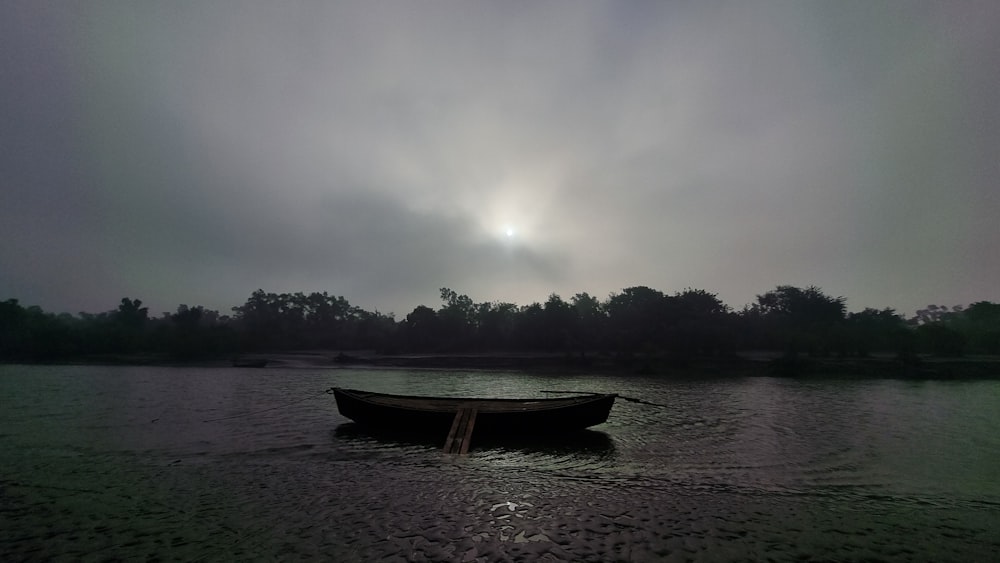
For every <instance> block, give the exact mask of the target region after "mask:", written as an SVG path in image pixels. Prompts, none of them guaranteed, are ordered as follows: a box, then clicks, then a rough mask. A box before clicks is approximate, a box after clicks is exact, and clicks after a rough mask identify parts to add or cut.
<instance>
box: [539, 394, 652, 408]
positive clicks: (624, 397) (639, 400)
mask: <svg viewBox="0 0 1000 563" xmlns="http://www.w3.org/2000/svg"><path fill="white" fill-rule="evenodd" d="M542 393H570V394H574V395H600V394H601V393H594V392H593V391H545V390H543V391H542ZM618 398H619V399H624V400H626V401H628V402H630V403H639V404H642V405H650V406H653V407H663V408H665V409H666V408H670V407H669V406H668V405H664V404H661V403H652V402H650V401H644V400H642V399H636V398H635V397H626V396H625V395H618Z"/></svg>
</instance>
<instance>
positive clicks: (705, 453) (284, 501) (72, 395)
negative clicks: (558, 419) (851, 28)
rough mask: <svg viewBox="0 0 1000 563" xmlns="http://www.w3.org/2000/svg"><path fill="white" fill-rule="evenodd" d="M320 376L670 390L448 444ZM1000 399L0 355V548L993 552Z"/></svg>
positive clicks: (634, 556) (877, 383)
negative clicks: (541, 432)
mask: <svg viewBox="0 0 1000 563" xmlns="http://www.w3.org/2000/svg"><path fill="white" fill-rule="evenodd" d="M331 386H344V387H358V388H364V389H371V390H375V391H386V392H403V393H409V394H435V395H452V396H484V397H485V396H538V392H539V391H540V390H545V389H571V390H585V391H609V392H617V393H620V394H622V395H626V396H631V397H641V398H643V399H645V400H647V401H651V402H656V403H662V404H665V405H668V406H669V408H659V407H653V406H649V405H642V404H636V403H631V402H626V401H622V400H619V401H618V402H617V403H616V404H615V407H614V409H613V410H612V413H611V417H610V419H609V421H608V422H607V423H606V424H603V425H601V426H598V427H596V428H595V429H594V431H593V432H591V433H589V434H588V435H586V436H585V437H584V438H583V439H582V440H578V441H574V442H572V443H561V442H559V441H552V440H550V441H547V442H546V441H543V442H529V443H516V444H503V443H479V444H476V443H474V444H473V451H472V452H471V453H470V454H469V455H467V456H446V455H444V454H442V453H441V452H440V447H441V445H442V444H441V443H443V437H441V439H440V440H430V441H426V442H420V441H418V442H406V441H392V440H387V439H384V438H376V437H373V436H370V435H368V434H366V433H365V432H364V431H363V429H360V428H358V427H357V426H355V425H352V424H349V422H348V421H347V420H346V419H344V418H343V417H341V416H340V415H339V414H338V413H337V411H336V406H335V404H334V401H333V397H332V396H331V395H327V394H324V393H323V390H325V389H326V388H328V387H331ZM998 411H1000V381H968V382H905V381H899V380H891V379H885V380H854V379H837V378H828V379H823V380H820V381H793V380H782V379H772V378H745V379H712V378H707V379H706V378H690V379H683V380H676V379H674V380H664V379H656V378H638V377H635V378H632V377H624V378H623V377H610V376H601V375H590V376H538V375H526V374H518V373H500V372H434V371H409V370H350V369H335V370H330V369H322V370H321V369H246V370H240V369H193V368H148V367H95V366H85V367H65V366H63V367H43V366H35V367H26V366H0V554H2V555H3V559H5V560H19V561H20V560H55V561H77V560H84V561H108V560H129V561H172V560H176V561H218V560H255V561H270V560H275V561H287V560H294V559H305V560H330V561H370V560H380V559H387V560H396V561H405V560H411V561H424V560H426V561H495V560H543V561H546V560H553V561H554V560H574V561H614V560H620V561H689V560H694V561H744V560H754V561H759V560H767V559H772V560H777V561H786V560H835V561H906V560H913V561H988V560H997V559H998V556H1000V421H998V419H997V413H998ZM437 442H441V443H437Z"/></svg>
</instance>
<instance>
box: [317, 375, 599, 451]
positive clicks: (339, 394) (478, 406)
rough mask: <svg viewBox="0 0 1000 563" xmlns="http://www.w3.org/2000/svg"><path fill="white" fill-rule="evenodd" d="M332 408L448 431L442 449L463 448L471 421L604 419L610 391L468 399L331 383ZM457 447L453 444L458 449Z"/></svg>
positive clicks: (483, 427)
mask: <svg viewBox="0 0 1000 563" xmlns="http://www.w3.org/2000/svg"><path fill="white" fill-rule="evenodd" d="M333 394H334V396H335V397H336V399H337V409H338V410H339V411H340V414H342V415H344V416H346V417H347V418H349V419H351V420H353V421H354V422H357V423H359V424H363V425H366V426H370V427H373V428H379V429H390V430H405V431H409V432H416V431H421V432H440V433H441V435H444V433H445V432H449V430H448V429H449V427H450V428H451V431H450V432H449V436H448V440H447V442H446V444H445V450H446V451H451V450H452V449H453V448H451V447H449V444H451V443H453V442H458V444H459V445H458V446H457V448H462V451H461V453H464V451H465V450H467V449H468V443H469V440H470V439H471V436H472V430H473V426H474V427H475V430H476V432H477V433H489V434H495V435H522V436H523V435H532V434H539V433H552V432H565V431H571V430H579V429H583V428H587V427H589V426H594V425H596V424H601V423H602V422H605V421H606V420H607V419H608V415H609V414H610V413H611V407H612V406H613V405H614V403H615V397H617V395H615V394H607V395H601V394H593V395H589V394H588V395H583V396H580V397H564V398H554V399H470V398H450V397H418V396H412V395H387V394H383V393H373V392H370V391H359V390H356V389H341V388H334V389H333ZM457 448H456V449H457Z"/></svg>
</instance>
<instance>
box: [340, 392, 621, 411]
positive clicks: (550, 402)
mask: <svg viewBox="0 0 1000 563" xmlns="http://www.w3.org/2000/svg"><path fill="white" fill-rule="evenodd" d="M334 390H335V391H336V392H339V393H342V394H344V395H346V396H348V397H350V398H351V399H353V400H356V401H360V402H363V403H366V404H370V405H374V406H378V407H382V408H391V409H401V410H408V411H414V412H425V413H453V412H456V411H457V410H458V409H462V408H475V409H477V410H479V412H481V413H483V414H504V413H511V414H513V413H525V412H545V411H550V410H560V409H566V408H574V407H580V406H584V405H588V404H590V403H594V402H599V401H604V400H607V399H608V398H612V399H614V398H617V397H618V394H617V393H594V394H588V395H585V396H582V397H553V398H541V399H530V398H520V399H504V398H499V399H497V398H469V397H432V396H426V395H395V394H391V393H376V392H374V391H361V390H358V389H346V388H340V387H337V388H335V389H334ZM379 398H384V399H389V400H388V401H380V400H378V399H379ZM396 400H398V401H399V402H397V401H396ZM518 406H520V407H521V408H516V407H518ZM491 407H492V408H491ZM511 407H514V408H511Z"/></svg>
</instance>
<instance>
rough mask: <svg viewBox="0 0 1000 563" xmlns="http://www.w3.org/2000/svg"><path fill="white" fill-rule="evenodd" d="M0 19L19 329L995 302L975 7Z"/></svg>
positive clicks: (0, 250)
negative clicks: (807, 302) (283, 312)
mask: <svg viewBox="0 0 1000 563" xmlns="http://www.w3.org/2000/svg"><path fill="white" fill-rule="evenodd" d="M4 11H5V12H7V15H8V16H10V17H7V18H4V21H5V22H7V23H5V24H0V25H3V28H2V29H0V31H3V32H5V33H3V34H2V35H3V39H0V41H2V42H3V45H2V47H3V48H4V52H5V53H9V56H7V57H6V58H5V59H4V62H3V64H4V69H3V70H4V71H5V72H6V75H8V76H12V77H14V78H13V79H12V80H10V81H9V82H10V84H9V85H10V87H9V88H5V90H4V92H3V93H2V94H0V103H2V104H3V106H2V109H3V114H4V115H5V116H9V117H8V118H7V121H5V122H4V127H5V129H6V132H9V134H5V135H4V138H5V139H6V141H5V143H6V144H5V147H4V148H5V150H4V152H3V155H2V156H0V159H2V160H0V166H2V168H0V171H2V173H3V178H4V181H5V182H6V184H7V189H6V190H5V193H4V195H3V198H4V202H3V203H4V204H5V205H3V206H0V221H2V225H0V234H2V235H3V237H4V238H3V240H4V244H3V246H0V260H3V264H4V266H5V267H4V268H3V270H4V272H5V273H4V274H3V276H0V291H3V292H5V293H8V294H10V295H12V296H16V297H19V298H21V299H23V300H25V301H29V302H39V303H40V304H42V305H44V306H46V308H56V309H62V308H66V309H68V310H76V309H89V310H100V309H102V308H110V307H112V306H114V304H115V303H117V301H118V299H119V298H120V297H121V296H123V295H126V294H128V295H130V296H137V297H141V298H144V299H146V300H147V301H150V302H154V303H156V305H155V307H156V308H162V309H172V308H173V307H174V306H175V305H176V304H178V303H181V302H187V303H188V304H205V305H207V306H210V307H218V308H223V309H225V308H228V307H229V306H232V305H237V304H239V301H240V300H242V299H243V298H245V296H246V295H249V292H250V291H252V290H254V289H256V288H258V287H261V288H264V289H266V290H269V291H299V290H301V291H313V290H318V291H330V292H332V293H336V294H343V295H344V296H345V297H347V298H348V299H349V300H351V301H352V302H355V303H358V304H361V305H363V306H365V307H367V308H372V309H374V308H379V309H381V310H383V311H386V310H392V311H395V312H396V313H397V314H405V313H406V312H408V311H409V310H410V309H412V307H414V306H416V305H417V304H420V303H424V304H432V305H433V304H435V303H436V301H437V291H438V288H439V287H441V286H443V285H447V286H449V287H451V288H452V289H455V290H456V291H459V292H460V293H468V294H469V295H470V296H472V297H473V298H474V299H476V300H480V301H482V300H491V299H502V300H507V301H514V302H518V303H522V304H524V303H527V302H530V301H533V300H540V299H544V298H545V296H546V295H547V294H548V293H549V292H552V291H554V292H558V293H560V294H563V295H567V296H568V295H572V294H573V293H575V292H578V291H589V292H591V293H594V294H597V295H602V294H606V293H607V292H610V291H615V290H619V289H621V288H623V287H627V286H631V285H637V284H644V285H650V286H654V287H657V288H660V289H663V290H665V291H668V292H669V291H676V290H679V289H682V288H684V287H687V286H692V287H701V288H705V289H708V290H710V291H716V292H719V293H720V296H721V297H722V298H723V299H724V300H726V301H727V302H729V303H730V304H732V305H734V306H736V307H739V306H741V305H742V304H744V303H746V302H748V301H749V300H752V299H753V296H754V295H755V294H757V293H762V292H764V291H766V290H768V289H770V288H771V287H773V286H774V285H777V284H779V283H792V284H800V285H810V284H817V285H820V286H822V287H824V288H826V289H828V290H829V291H830V292H832V293H836V294H844V295H846V296H847V297H848V298H849V299H850V300H851V301H850V303H851V304H854V303H855V302H856V301H857V302H859V303H858V305H859V306H862V305H872V306H896V307H899V308H902V309H915V308H916V307H919V306H921V305H923V304H926V302H929V301H940V300H946V301H948V302H956V303H957V302H962V301H968V300H973V299H993V300H997V299H1000V296H998V295H996V293H995V291H996V290H995V287H997V285H996V280H997V279H998V277H1000V271H998V268H1000V266H998V265H997V264H998V261H997V260H996V259H995V258H994V257H993V255H992V251H991V248H992V246H993V243H995V242H1000V241H998V240H997V237H998V234H997V231H996V229H994V228H992V220H993V218H994V217H995V216H996V215H997V212H998V211H1000V209H998V207H1000V203H998V202H997V198H996V197H994V195H993V194H994V193H995V190H994V189H993V187H994V184H995V181H994V179H995V178H996V177H997V172H1000V170H998V165H997V162H996V159H995V154H996V150H995V149H996V147H997V146H998V145H1000V118H998V113H1000V112H998V110H997V108H996V105H995V103H994V101H993V100H995V99H996V97H997V96H996V94H997V93H998V92H997V91H998V85H1000V78H998V77H1000V73H998V71H997V70H996V68H995V65H994V64H993V63H992V61H991V59H990V56H989V55H988V54H989V53H992V52H996V48H997V47H998V45H997V39H996V38H997V37H998V36H1000V34H997V33H995V31H996V29H995V28H996V26H995V23H991V22H996V21H998V20H997V18H996V15H997V8H996V7H994V6H992V5H991V4H988V3H978V2H971V1H970V2H956V3H950V4H949V6H948V7H947V8H944V7H939V6H936V5H931V4H927V5H924V4H917V5H910V6H907V7H905V8H903V7H897V6H888V5H887V6H881V5H880V6H874V5H870V4H869V3H838V4H836V5H817V6H814V5H806V4H800V3H768V4H758V5H744V4H723V5H707V4H703V3H699V4H692V5H674V4H659V3H648V4H646V3H626V4H619V3H611V4H609V3H589V2H578V3H574V4H573V6H572V8H570V9H567V7H566V6H564V5H560V4H548V3H543V4H520V3H497V4H464V3H462V4H432V5H415V4H411V3H405V2H400V3H395V2H380V3H378V4H377V5H372V4H370V3H337V4H329V5H327V4H321V3H320V4H316V3H310V2H292V3H282V4H281V5H274V4H270V3H252V2H251V3H246V2H239V3H235V2H234V3H229V2H213V3H211V4H197V3H188V4H185V3H181V4H177V3H172V4H169V5H168V4H159V3H122V4H104V3H102V4H82V5H72V6H67V5H62V4H59V3H52V4H47V3H44V2H40V3H31V4H22V5H17V6H14V7H7V8H4ZM26 30H32V31H31V32H30V33H29V32H28V31H26ZM507 226H513V227H514V228H515V229H516V230H517V232H518V237H517V238H516V239H515V240H506V239H505V238H504V237H502V236H498V235H499V233H501V232H502V230H503V229H505V228H506V227H507ZM64 266H65V268H64ZM64 270H65V271H70V272H72V275H71V276H60V275H59V272H60V271H64ZM955 272H961V274H962V275H960V276H959V275H956V274H955ZM102 303H106V305H101V304H102Z"/></svg>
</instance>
